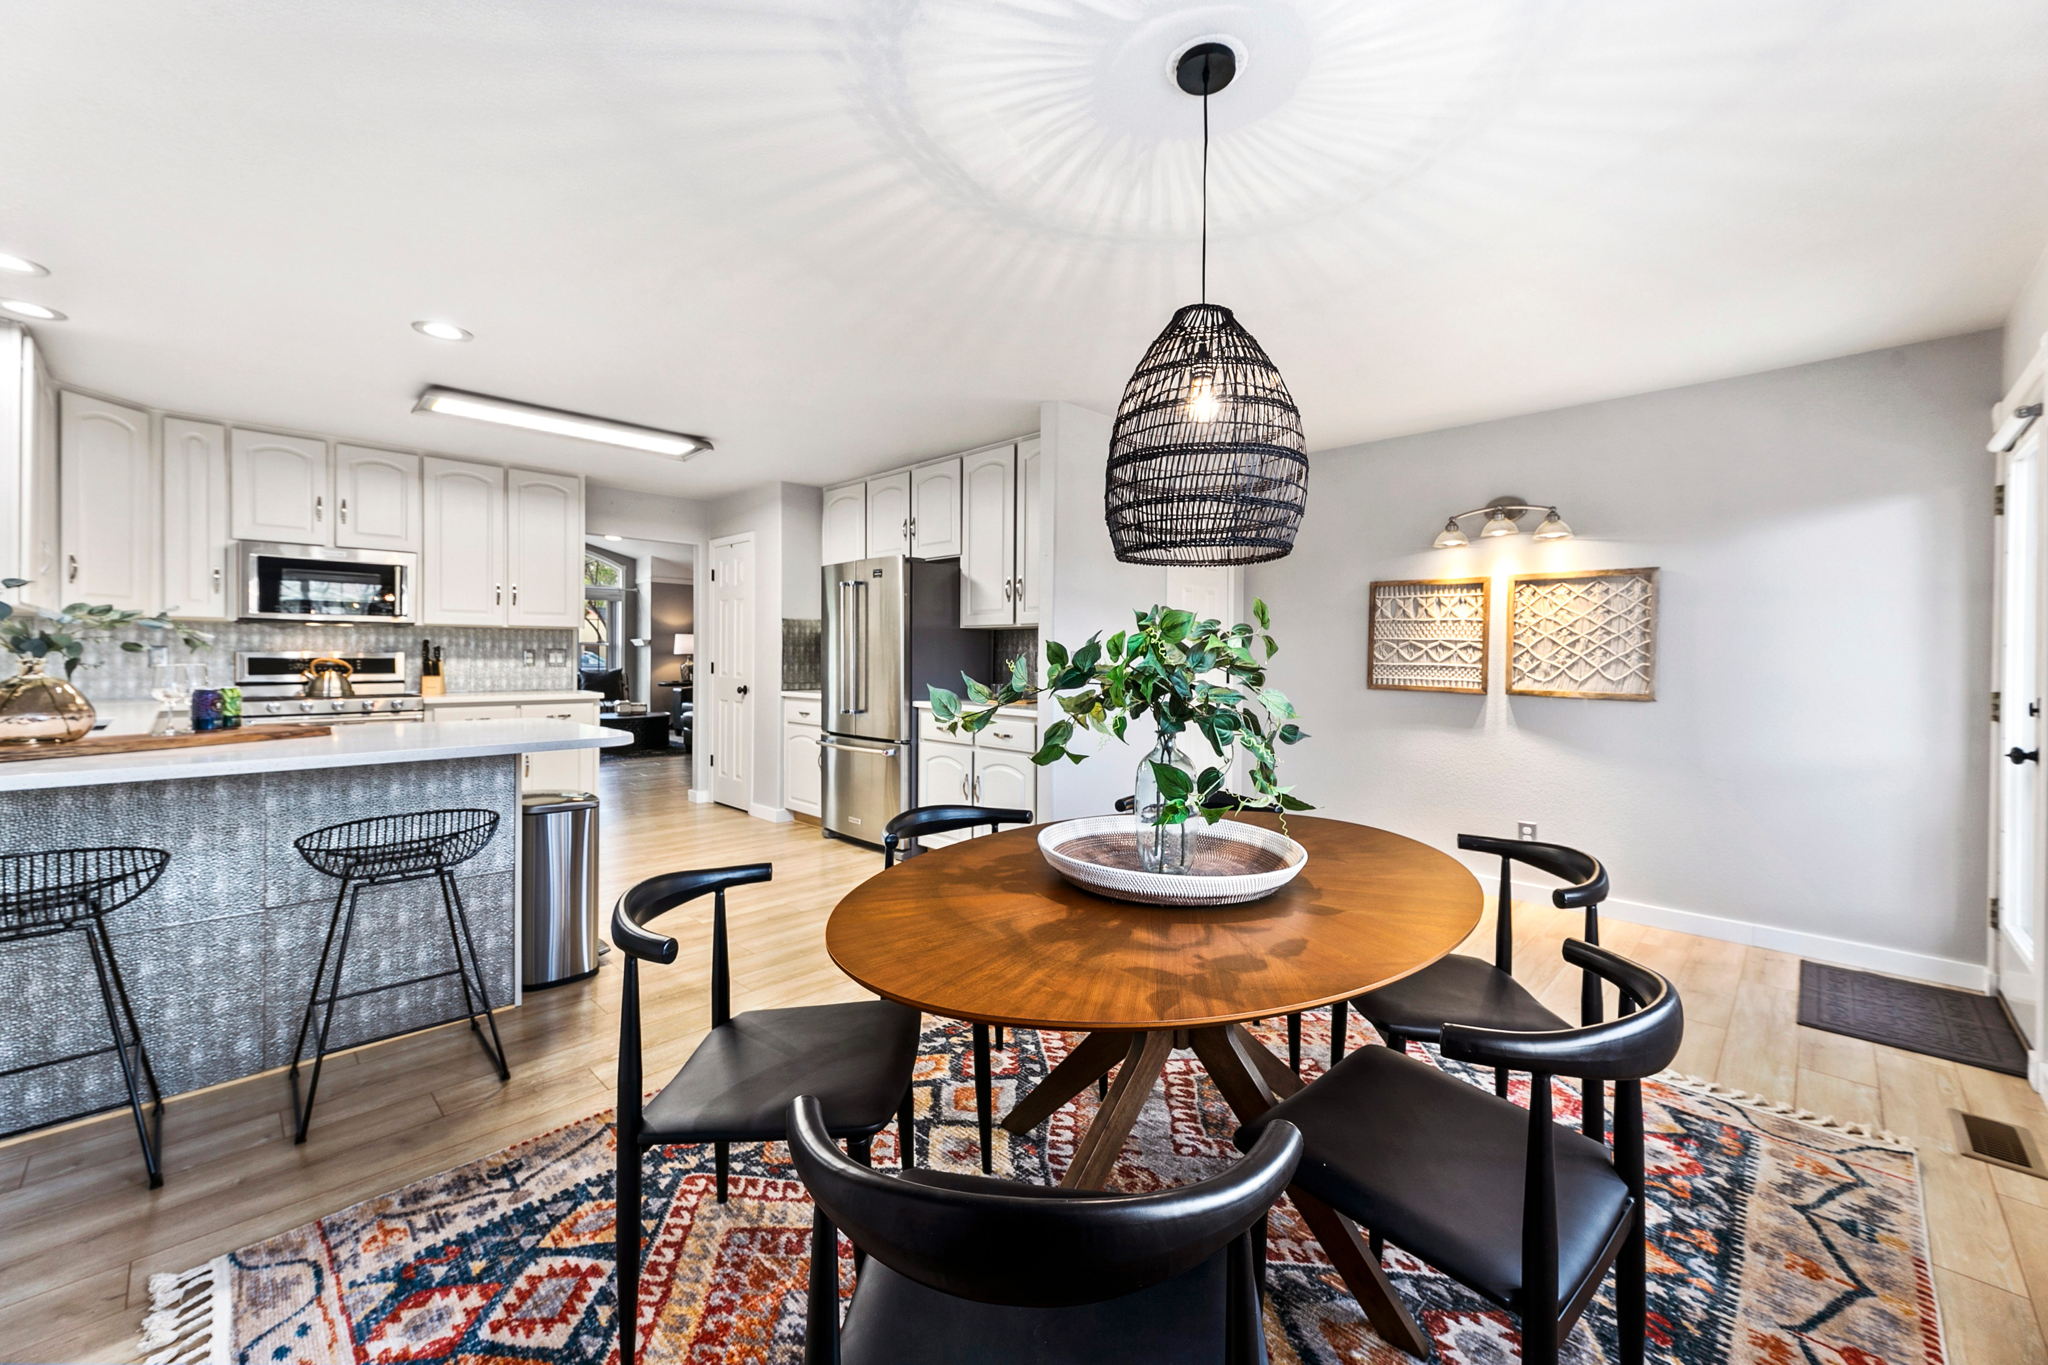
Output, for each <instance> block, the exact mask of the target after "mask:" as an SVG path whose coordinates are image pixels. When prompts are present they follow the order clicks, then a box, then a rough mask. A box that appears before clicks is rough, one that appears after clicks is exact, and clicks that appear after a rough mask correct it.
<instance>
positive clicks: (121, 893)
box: [0, 848, 171, 1189]
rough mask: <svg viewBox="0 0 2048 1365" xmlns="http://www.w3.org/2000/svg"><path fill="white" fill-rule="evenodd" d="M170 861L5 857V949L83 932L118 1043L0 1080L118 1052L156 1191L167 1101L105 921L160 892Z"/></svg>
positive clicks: (1, 932) (84, 852)
mask: <svg viewBox="0 0 2048 1365" xmlns="http://www.w3.org/2000/svg"><path fill="white" fill-rule="evenodd" d="M170 861H171V855H170V854H168V853H165V852H163V851H162V850H161V849H154V848H67V849H57V850H52V851H50V852H46V853H8V854H4V855H0V943H12V942H16V941H18V940H21V939H30V938H44V937H47V936H49V935H51V934H62V933H66V932H69V931H73V930H75V931H77V932H78V933H80V934H83V935H84V936H85V942H86V946H87V947H88V948H89V949H90V950H91V952H92V969H93V974H94V975H95V976H96V977H98V978H99V986H100V1003H101V1004H102V1005H104V1006H105V1007H106V1011H107V1029H108V1032H109V1033H110V1034H111V1035H112V1037H113V1039H114V1041H113V1042H112V1043H111V1044H109V1045H108V1046H106V1047H96V1048H91V1049H89V1050H87V1051H85V1052H74V1053H71V1054H70V1055H69V1056H65V1057H53V1058H51V1059H49V1060H47V1061H41V1062H32V1063H30V1064H29V1065H27V1066H18V1067H15V1068H14V1069H13V1070H10V1071H0V1079H5V1078H6V1077H8V1076H18V1075H20V1074H21V1073H22V1072H24V1071H35V1070H38V1069H40V1068H42V1067H46V1066H60V1065H62V1064H63V1063H65V1062H75V1061H78V1060H80V1059H82V1058H85V1057H97V1056H99V1055H100V1054H101V1053H103V1052H111V1053H113V1054H114V1057H115V1060H117V1061H118V1062H119V1063H120V1064H121V1083H122V1084H123V1085H124V1086H126V1087H127V1090H128V1107H129V1109H131V1110H132V1111H134V1114H135V1135H136V1137H138V1138H139V1139H140V1140H141V1142H142V1164H143V1165H144V1166H146V1167H147V1168H148V1170H149V1187H150V1188H151V1189H155V1188H156V1187H157V1186H159V1185H161V1184H163V1183H164V1174H163V1164H162V1155H163V1126H164V1097H163V1092H162V1090H160V1089H159V1088H158V1086H157V1083H156V1071H155V1069H154V1068H152V1067H151V1066H150V1064H149V1051H148V1049H146V1048H144V1047H143V1045H142V1026H141V1025H140V1024H138V1023H137V1022H136V1020H135V1006H134V1005H133V1004H131V1003H130V1002H129V999H128V987H127V986H126V985H125V984H123V982H122V980H121V968H120V966H119V964H117V963H116V962H115V960H114V943H113V940H112V939H111V938H109V937H108V936H107V926H106V923H105V917H106V913H107V912H108V911H109V910H117V909H119V908H120V907H121V906H124V905H126V904H128V902H130V901H132V900H134V899H135V898H136V897H138V896H140V895H141V894H142V893H143V892H145V891H147V890H149V888H150V887H152V886H154V885H155V884H156V879H157V878H158V877H161V876H162V875H163V871H164V868H165V867H167V866H169V864H170ZM131 1053H132V1054H133V1056H132V1057H131V1055H130V1054H131ZM144 1085H147V1086H148V1087H149V1099H150V1111H149V1114H148V1115H147V1116H146V1117H145V1116H144V1114H143V1111H142V1088H143V1086H144Z"/></svg>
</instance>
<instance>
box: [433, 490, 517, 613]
mask: <svg viewBox="0 0 2048 1365" xmlns="http://www.w3.org/2000/svg"><path fill="white" fill-rule="evenodd" d="M421 474H422V479H421V484H422V499H421V503H422V508H423V511H424V525H423V528H422V535H421V554H420V579H421V591H420V623H421V624H422V625H430V626H502V625H504V624H505V471H504V470H503V469H501V468H499V467H498V466H496V465H483V464H470V463H469V462H467V461H465V460H442V459H437V458H434V457H433V456H429V457H428V458H427V459H426V460H425V461H424V463H423V465H422V470H421Z"/></svg>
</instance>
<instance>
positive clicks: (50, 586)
mask: <svg viewBox="0 0 2048 1365" xmlns="http://www.w3.org/2000/svg"><path fill="white" fill-rule="evenodd" d="M60 554H61V551H60V549H59V545H58V503H57V386H56V385H55V384H54V383H52V382H51V380H50V372H49V370H48V369H47V368H45V366H44V365H43V358H42V354H41V352H40V351H39V350H38V348H37V346H36V343H35V338H34V337H32V336H30V335H29V332H28V329H27V328H25V327H20V326H16V325H14V324H12V323H0V578H25V579H27V580H28V581H29V582H30V583H31V584H33V585H34V586H33V587H30V588H28V589H26V590H24V591H23V592H21V593H10V594H9V596H10V597H14V598H16V600H24V599H25V600H27V601H31V602H33V601H38V600H52V599H56V600H62V599H59V598H58V597H57V595H58V593H59V592H60V589H59V587H58V580H59V579H60V578H61V577H62V571H61V570H60V569H59V567H58V564H59V556H60ZM43 590H48V592H49V593H50V594H51V598H48V599H46V598H42V597H41V596H40V593H41V592H42V591H43Z"/></svg>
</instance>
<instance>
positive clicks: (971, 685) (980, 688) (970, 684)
mask: <svg viewBox="0 0 2048 1365" xmlns="http://www.w3.org/2000/svg"><path fill="white" fill-rule="evenodd" d="M960 680H961V681H962V682H964V683H966V684H967V695H968V696H970V697H972V698H973V699H974V700H976V701H978V702H980V703H982V704H983V705H984V706H985V705H987V704H988V701H989V690H988V685H987V684H986V683H978V682H976V681H975V680H974V679H972V678H970V677H968V676H967V675H966V674H965V673H962V674H961V675H960Z"/></svg>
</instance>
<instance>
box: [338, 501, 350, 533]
mask: <svg viewBox="0 0 2048 1365" xmlns="http://www.w3.org/2000/svg"><path fill="white" fill-rule="evenodd" d="M336 510H337V511H339V512H340V514H341V524H342V525H343V526H346V525H348V499H347V498H343V499H342V500H341V506H340V507H339V508H338V509H336Z"/></svg>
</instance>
